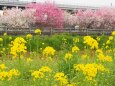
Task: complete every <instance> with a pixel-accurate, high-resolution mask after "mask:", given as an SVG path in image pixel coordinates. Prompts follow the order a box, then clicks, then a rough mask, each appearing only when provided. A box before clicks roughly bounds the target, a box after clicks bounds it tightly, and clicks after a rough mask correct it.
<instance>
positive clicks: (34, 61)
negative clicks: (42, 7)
mask: <svg viewBox="0 0 115 86" xmlns="http://www.w3.org/2000/svg"><path fill="white" fill-rule="evenodd" d="M41 33H42V31H41V30H40V29H36V30H35V35H32V34H26V35H25V36H24V35H23V36H10V35H7V34H6V33H4V34H3V36H1V37H0V86H115V31H113V32H112V33H111V35H110V36H104V35H102V36H77V35H70V34H61V35H56V34H55V35H52V36H42V34H41Z"/></svg>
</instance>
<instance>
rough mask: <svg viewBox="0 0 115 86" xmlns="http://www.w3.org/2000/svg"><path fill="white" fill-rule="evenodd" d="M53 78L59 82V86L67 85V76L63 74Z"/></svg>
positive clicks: (60, 73) (57, 74)
mask: <svg viewBox="0 0 115 86" xmlns="http://www.w3.org/2000/svg"><path fill="white" fill-rule="evenodd" d="M54 78H55V80H56V81H59V82H60V86H63V85H64V86H66V85H67V84H68V79H67V76H66V75H65V74H64V73H63V72H59V73H56V74H55V76H54Z"/></svg>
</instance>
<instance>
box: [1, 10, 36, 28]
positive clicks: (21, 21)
mask: <svg viewBox="0 0 115 86" xmlns="http://www.w3.org/2000/svg"><path fill="white" fill-rule="evenodd" d="M5 12H6V13H5V15H3V16H1V17H0V19H1V22H0V23H2V24H6V25H7V26H8V27H14V28H15V27H19V28H28V27H29V24H31V23H34V16H33V13H34V10H30V9H25V10H22V9H18V8H12V9H7V10H6V11H5Z"/></svg>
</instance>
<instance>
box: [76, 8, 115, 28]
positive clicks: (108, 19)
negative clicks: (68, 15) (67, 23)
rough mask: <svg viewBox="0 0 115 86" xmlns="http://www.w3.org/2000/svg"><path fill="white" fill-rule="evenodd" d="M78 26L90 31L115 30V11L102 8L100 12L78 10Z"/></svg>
mask: <svg viewBox="0 0 115 86" xmlns="http://www.w3.org/2000/svg"><path fill="white" fill-rule="evenodd" d="M76 16H77V19H78V20H77V24H78V25H79V26H80V27H81V28H90V29H114V26H115V9H114V8H101V9H98V10H95V11H94V10H86V11H82V10H78V12H77V14H76Z"/></svg>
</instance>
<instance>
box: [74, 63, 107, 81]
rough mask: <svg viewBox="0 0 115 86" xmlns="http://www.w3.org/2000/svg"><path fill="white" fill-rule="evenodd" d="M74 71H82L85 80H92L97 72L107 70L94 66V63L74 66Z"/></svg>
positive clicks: (99, 65) (100, 66)
mask: <svg viewBox="0 0 115 86" xmlns="http://www.w3.org/2000/svg"><path fill="white" fill-rule="evenodd" d="M74 69H75V70H76V71H82V72H83V74H84V75H85V78H86V79H87V80H92V79H93V78H95V77H96V75H97V73H98V72H106V71H108V69H106V68H105V67H104V66H103V65H101V64H95V63H92V64H86V65H84V64H75V65H74Z"/></svg>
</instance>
